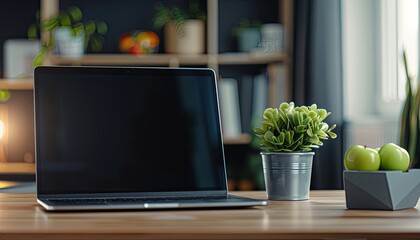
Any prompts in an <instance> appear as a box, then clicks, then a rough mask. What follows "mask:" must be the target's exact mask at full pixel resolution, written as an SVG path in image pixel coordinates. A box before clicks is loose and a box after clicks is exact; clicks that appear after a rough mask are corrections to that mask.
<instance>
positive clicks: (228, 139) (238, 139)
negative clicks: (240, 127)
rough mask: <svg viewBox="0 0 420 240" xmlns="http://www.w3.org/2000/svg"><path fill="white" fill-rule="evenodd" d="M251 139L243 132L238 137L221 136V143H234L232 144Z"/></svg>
mask: <svg viewBox="0 0 420 240" xmlns="http://www.w3.org/2000/svg"><path fill="white" fill-rule="evenodd" d="M251 140H252V137H251V136H250V135H249V134H247V133H244V134H242V135H241V136H238V137H223V144H225V145H234V144H249V143H250V142H251Z"/></svg>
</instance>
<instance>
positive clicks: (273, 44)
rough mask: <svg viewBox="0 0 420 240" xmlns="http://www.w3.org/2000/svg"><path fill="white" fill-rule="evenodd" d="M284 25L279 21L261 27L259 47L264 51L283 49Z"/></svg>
mask: <svg viewBox="0 0 420 240" xmlns="http://www.w3.org/2000/svg"><path fill="white" fill-rule="evenodd" d="M284 46H285V44H284V27H283V25H281V24H279V23H267V24H264V25H263V26H262V27H261V42H260V45H259V47H260V48H263V49H264V52H266V53H280V52H283V51H284Z"/></svg>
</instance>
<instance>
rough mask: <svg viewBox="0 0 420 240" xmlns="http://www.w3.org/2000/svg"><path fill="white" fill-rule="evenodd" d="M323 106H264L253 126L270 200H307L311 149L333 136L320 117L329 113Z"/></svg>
mask: <svg viewBox="0 0 420 240" xmlns="http://www.w3.org/2000/svg"><path fill="white" fill-rule="evenodd" d="M330 114H331V113H330V112H327V111H326V110H325V109H321V108H319V109H318V108H317V105H316V104H313V105H311V106H300V107H299V106H295V104H294V103H293V102H290V103H282V104H280V106H279V107H278V108H274V109H273V108H267V109H266V110H265V111H264V114H263V120H262V122H261V127H258V128H254V132H255V134H256V136H257V137H258V138H259V139H260V148H261V150H262V152H261V155H262V160H263V168H264V180H265V186H266V191H267V197H268V199H270V200H305V199H309V188H310V179H311V172H312V159H313V156H314V154H315V153H314V152H313V151H312V149H313V148H319V147H320V146H322V145H323V143H322V141H323V140H327V139H328V138H330V137H331V138H336V137H337V135H336V134H335V133H333V132H332V130H333V129H334V128H335V126H336V125H335V124H334V125H332V126H331V127H329V125H328V124H327V123H325V122H324V120H325V119H326V118H327V117H328V116H329V115H330Z"/></svg>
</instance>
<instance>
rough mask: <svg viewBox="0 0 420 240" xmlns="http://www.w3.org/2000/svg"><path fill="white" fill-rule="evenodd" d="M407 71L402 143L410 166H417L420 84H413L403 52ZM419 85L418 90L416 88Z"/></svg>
mask: <svg viewBox="0 0 420 240" xmlns="http://www.w3.org/2000/svg"><path fill="white" fill-rule="evenodd" d="M403 60H404V67H405V73H406V77H407V85H406V92H407V97H406V100H405V103H404V107H403V111H402V113H401V122H400V143H399V145H400V146H401V147H403V148H405V149H406V150H407V151H408V154H409V155H410V161H411V162H410V168H412V167H415V166H416V164H417V163H418V162H419V160H420V149H419V140H420V137H419V134H420V115H419V114H420V111H419V108H420V95H419V94H420V85H419V84H418V83H417V86H412V84H413V82H412V81H413V80H412V77H411V76H410V74H409V72H408V67H407V56H406V53H405V51H404V52H403ZM416 87H417V91H415V88H416Z"/></svg>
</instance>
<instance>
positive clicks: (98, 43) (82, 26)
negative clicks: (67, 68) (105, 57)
mask: <svg viewBox="0 0 420 240" xmlns="http://www.w3.org/2000/svg"><path fill="white" fill-rule="evenodd" d="M82 18H83V13H82V11H81V10H80V8H78V7H75V6H73V7H70V8H69V9H68V11H61V12H60V13H59V14H58V15H56V16H53V17H51V18H50V19H48V20H46V21H44V22H39V21H37V23H34V24H32V25H31V26H30V27H29V29H28V37H29V38H37V37H38V30H39V31H47V32H48V34H49V36H48V41H47V42H46V43H44V44H43V45H42V47H41V50H40V51H39V52H38V54H37V55H36V56H35V57H34V60H33V65H34V66H39V65H41V64H42V63H43V61H44V59H45V57H46V56H47V54H48V52H49V51H50V50H52V49H54V50H55V52H56V53H58V54H60V55H65V56H69V57H80V56H81V55H83V54H84V52H85V50H86V49H87V48H90V50H92V51H93V52H98V51H100V50H101V49H102V45H103V41H104V37H103V36H104V35H105V34H106V33H107V32H108V26H107V24H106V23H105V22H103V21H93V20H92V21H88V22H86V23H84V22H82ZM37 19H38V20H39V13H38V14H37Z"/></svg>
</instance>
